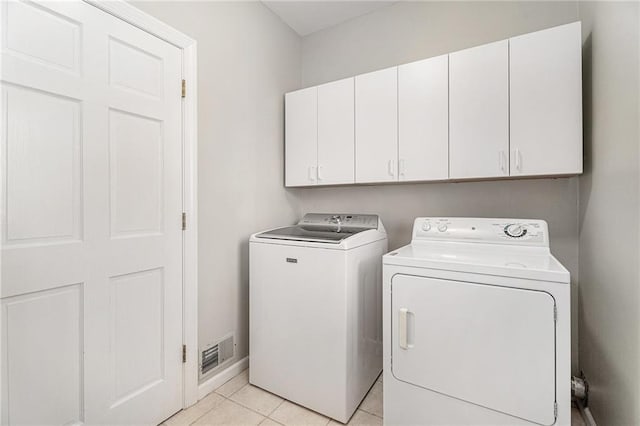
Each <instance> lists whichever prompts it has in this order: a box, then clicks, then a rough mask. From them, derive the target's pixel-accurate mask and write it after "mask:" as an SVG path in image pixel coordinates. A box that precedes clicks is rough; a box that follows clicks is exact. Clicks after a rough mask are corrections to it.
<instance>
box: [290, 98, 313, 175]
mask: <svg viewBox="0 0 640 426" xmlns="http://www.w3.org/2000/svg"><path fill="white" fill-rule="evenodd" d="M284 122H285V154H284V158H285V173H284V175H285V185H286V186H308V185H315V184H316V181H317V167H318V88H317V87H310V88H308V89H302V90H297V91H295V92H291V93H287V94H286V95H285V120H284Z"/></svg>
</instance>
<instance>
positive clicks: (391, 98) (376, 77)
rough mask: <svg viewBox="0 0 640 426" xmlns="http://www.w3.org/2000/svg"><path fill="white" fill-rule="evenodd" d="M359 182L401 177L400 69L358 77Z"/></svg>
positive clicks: (357, 145) (357, 167)
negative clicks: (399, 150) (398, 166)
mask: <svg viewBox="0 0 640 426" xmlns="http://www.w3.org/2000/svg"><path fill="white" fill-rule="evenodd" d="M355 92H356V182H357V183H364V182H390V181H396V180H398V177H397V163H398V68H397V67H393V68H387V69H384V70H381V71H376V72H372V73H369V74H364V75H359V76H357V77H356V90H355Z"/></svg>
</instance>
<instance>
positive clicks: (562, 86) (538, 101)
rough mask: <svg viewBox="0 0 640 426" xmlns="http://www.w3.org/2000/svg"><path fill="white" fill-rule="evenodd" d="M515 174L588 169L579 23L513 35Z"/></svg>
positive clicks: (512, 81) (572, 171)
mask: <svg viewBox="0 0 640 426" xmlns="http://www.w3.org/2000/svg"><path fill="white" fill-rule="evenodd" d="M509 49H510V52H509V65H510V86H511V90H510V96H511V103H510V108H511V127H510V129H511V174H512V175H529V176H531V175H545V174H548V175H553V174H564V173H582V38H581V32H580V23H579V22H575V23H572V24H568V25H563V26H560V27H556V28H551V29H549V30H543V31H538V32H535V33H531V34H526V35H523V36H520V37H514V38H512V39H510V40H509Z"/></svg>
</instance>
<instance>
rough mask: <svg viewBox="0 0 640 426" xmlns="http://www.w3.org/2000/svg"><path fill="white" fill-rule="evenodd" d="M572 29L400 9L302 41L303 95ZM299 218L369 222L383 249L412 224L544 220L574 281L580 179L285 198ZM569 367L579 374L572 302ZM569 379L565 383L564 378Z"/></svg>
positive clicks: (485, 14) (494, 6)
mask: <svg viewBox="0 0 640 426" xmlns="http://www.w3.org/2000/svg"><path fill="white" fill-rule="evenodd" d="M576 20H577V4H576V3H575V2H550V3H545V2H489V3H486V2H403V3H397V4H394V5H392V6H389V7H385V8H382V9H379V10H377V11H374V12H372V13H369V14H367V15H364V16H362V17H359V18H356V19H353V20H350V21H348V22H345V23H343V24H340V25H338V26H335V27H332V28H329V29H327V30H323V31H320V32H317V33H314V34H311V35H309V36H307V37H304V38H303V39H302V81H303V86H309V85H315V84H319V83H323V82H327V81H331V80H335V79H338V78H342V77H346V76H351V75H355V74H359V73H363V72H368V71H373V70H376V69H379V68H384V67H388V66H392V65H396V64H400V63H406V62H411V61H414V60H417V59H422V58H427V57H431V56H436V55H440V54H443V53H447V52H452V51H455V50H458V49H463V48H466V47H471V46H475V45H479V44H483V43H488V42H491V41H496V40H500V39H505V38H508V37H511V36H514V35H518V34H523V33H527V32H531V31H535V30H539V29H543V28H548V27H552V26H555V25H561V24H565V23H568V22H573V21H576ZM289 193H290V194H292V195H293V196H295V197H296V199H297V200H298V203H299V207H298V208H299V212H300V213H304V212H310V211H320V212H352V213H377V214H380V215H381V217H382V220H383V221H384V224H385V226H386V227H387V231H388V232H389V238H390V248H396V247H398V246H401V245H404V244H407V243H408V242H409V240H410V238H411V226H412V224H413V219H414V218H415V217H417V216H471V217H474V216H477V217H512V218H531V219H544V220H546V221H547V222H548V223H549V227H550V234H551V248H552V251H553V253H554V254H555V255H556V256H557V257H558V259H559V260H560V261H561V262H562V263H563V264H564V265H565V266H566V267H567V268H568V269H569V271H570V272H571V275H572V282H573V289H572V290H573V294H574V295H575V294H577V292H576V289H577V286H576V285H577V277H578V222H577V217H578V178H563V179H540V180H519V181H500V182H469V183H432V184H426V183H423V184H395V185H384V186H380V185H378V186H351V187H343V188H335V187H333V188H330V187H328V188H313V189H290V190H289ZM573 303H574V309H573V313H574V317H573V320H572V321H573V325H574V327H573V343H574V346H573V351H572V352H573V365H574V369H575V368H576V367H577V354H578V351H577V327H576V325H577V315H576V313H577V309H576V308H575V305H576V303H577V298H575V297H574V300H573ZM567 380H568V379H567Z"/></svg>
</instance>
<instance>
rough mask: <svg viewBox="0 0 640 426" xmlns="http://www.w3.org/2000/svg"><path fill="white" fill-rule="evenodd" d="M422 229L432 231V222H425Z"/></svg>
mask: <svg viewBox="0 0 640 426" xmlns="http://www.w3.org/2000/svg"><path fill="white" fill-rule="evenodd" d="M422 230H423V231H430V230H431V224H430V223H429V222H425V223H423V224H422Z"/></svg>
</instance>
